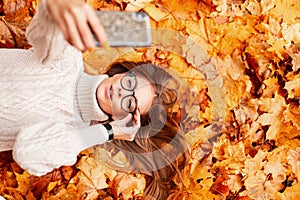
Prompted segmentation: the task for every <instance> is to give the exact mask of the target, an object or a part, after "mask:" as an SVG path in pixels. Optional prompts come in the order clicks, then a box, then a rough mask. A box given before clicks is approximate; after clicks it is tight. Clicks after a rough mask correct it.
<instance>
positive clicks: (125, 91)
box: [118, 88, 133, 97]
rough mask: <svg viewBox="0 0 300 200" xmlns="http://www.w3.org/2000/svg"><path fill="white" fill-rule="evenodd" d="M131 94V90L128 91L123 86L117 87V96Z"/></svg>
mask: <svg viewBox="0 0 300 200" xmlns="http://www.w3.org/2000/svg"><path fill="white" fill-rule="evenodd" d="M132 94H133V91H128V90H125V89H123V88H119V89H118V96H119V97H125V96H127V95H132Z"/></svg>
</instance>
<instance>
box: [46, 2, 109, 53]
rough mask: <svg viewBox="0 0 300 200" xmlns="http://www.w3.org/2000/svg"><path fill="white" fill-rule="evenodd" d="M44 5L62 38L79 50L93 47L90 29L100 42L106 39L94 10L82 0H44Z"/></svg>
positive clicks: (93, 42)
mask: <svg viewBox="0 0 300 200" xmlns="http://www.w3.org/2000/svg"><path fill="white" fill-rule="evenodd" d="M46 5H47V7H48V10H49V12H50V13H51V15H52V17H53V19H54V21H55V22H56V24H57V25H58V27H59V28H60V29H61V31H62V33H63V35H64V38H65V39H66V40H67V41H68V42H69V43H70V44H72V45H73V46H75V47H76V48H77V49H79V50H80V51H84V50H89V49H91V48H94V47H95V41H94V37H93V34H92V31H93V32H94V33H95V35H96V37H97V39H98V40H99V41H100V42H101V43H102V44H103V43H104V42H105V41H107V36H106V34H105V31H104V28H103V27H102V25H101V23H100V20H99V19H98V17H97V16H96V13H95V11H94V10H93V9H92V7H90V6H89V5H88V4H87V3H85V2H84V1H83V0H46Z"/></svg>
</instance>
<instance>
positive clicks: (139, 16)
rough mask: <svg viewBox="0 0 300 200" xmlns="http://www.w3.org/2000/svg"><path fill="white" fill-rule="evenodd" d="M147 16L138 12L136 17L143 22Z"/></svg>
mask: <svg viewBox="0 0 300 200" xmlns="http://www.w3.org/2000/svg"><path fill="white" fill-rule="evenodd" d="M146 16H147V14H146V13H144V12H137V13H136V15H135V18H136V19H137V20H139V21H142V20H143V19H144V18H145V17H146Z"/></svg>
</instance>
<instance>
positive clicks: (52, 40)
mask: <svg viewBox="0 0 300 200" xmlns="http://www.w3.org/2000/svg"><path fill="white" fill-rule="evenodd" d="M25 34H26V38H27V39H28V41H29V43H30V44H31V45H32V46H33V51H34V53H35V55H36V57H37V59H38V61H39V62H40V63H42V64H46V63H48V62H49V61H53V60H54V59H62V58H64V57H66V56H70V55H72V56H81V52H80V51H78V50H77V49H76V48H75V47H73V46H72V45H70V44H69V43H68V42H67V41H66V40H65V39H64V36H63V34H62V32H61V30H60V29H59V27H58V26H57V25H56V23H55V21H54V20H53V18H52V16H51V14H50V13H49V11H48V9H47V6H46V3H45V0H42V1H40V3H39V6H38V9H37V12H36V14H35V16H34V17H33V19H32V21H31V23H30V25H29V26H28V27H27V29H26V33H25Z"/></svg>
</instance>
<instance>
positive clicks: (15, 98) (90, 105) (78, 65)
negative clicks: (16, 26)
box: [0, 1, 108, 176]
mask: <svg viewBox="0 0 300 200" xmlns="http://www.w3.org/2000/svg"><path fill="white" fill-rule="evenodd" d="M26 37H27V38H28V40H29V42H30V43H31V44H32V46H33V48H31V49H29V50H21V49H0V63H1V66H0V151H6V150H13V157H14V159H15V160H16V162H18V164H19V165H20V166H21V167H22V168H24V169H26V170H28V172H29V173H31V174H33V175H37V176H40V175H43V174H45V173H47V172H50V171H52V170H53V169H54V168H58V167H60V166H63V165H73V164H74V163H75V162H76V157H77V155H78V153H79V152H80V151H82V150H84V149H86V148H88V147H91V146H93V145H97V144H102V143H103V142H105V141H107V139H108V135H107V131H106V129H105V128H104V127H103V125H95V126H89V124H90V121H91V120H99V121H104V120H106V119H107V116H106V115H105V114H104V113H103V112H102V111H101V109H100V108H99V107H98V104H97V101H96V95H95V94H96V88H97V86H98V85H99V83H100V82H101V81H103V80H104V79H105V78H107V76H106V75H102V76H89V75H87V74H84V73H83V62H82V55H81V52H80V51H78V50H77V49H75V48H74V47H73V46H71V45H69V44H68V43H67V42H66V41H65V40H64V39H63V35H62V33H61V31H60V30H59V28H58V27H57V26H56V25H55V23H54V21H53V19H52V18H51V15H50V14H49V12H48V10H47V8H46V5H45V3H43V1H41V3H40V5H39V8H38V12H37V14H36V15H35V17H34V18H33V20H32V22H31V24H30V26H29V27H28V29H27V31H26Z"/></svg>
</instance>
